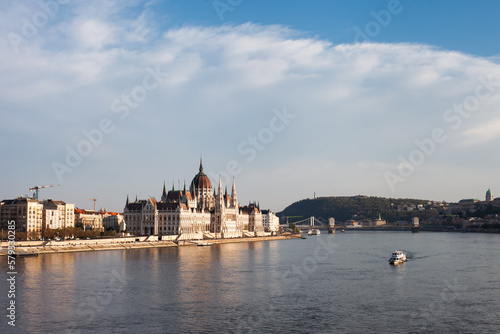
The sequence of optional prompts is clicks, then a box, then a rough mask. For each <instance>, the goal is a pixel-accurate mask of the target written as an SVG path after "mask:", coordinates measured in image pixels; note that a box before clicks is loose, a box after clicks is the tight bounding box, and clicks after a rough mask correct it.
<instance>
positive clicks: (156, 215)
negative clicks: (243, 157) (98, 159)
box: [123, 161, 264, 239]
mask: <svg viewBox="0 0 500 334" xmlns="http://www.w3.org/2000/svg"><path fill="white" fill-rule="evenodd" d="M123 217H124V219H125V223H126V224H127V228H128V230H129V232H131V233H135V234H140V235H179V238H183V239H184V238H185V239H199V238H205V239H210V238H237V237H243V236H255V235H262V234H263V232H264V226H263V217H262V213H261V211H260V208H259V206H258V205H257V204H255V203H254V204H249V205H248V206H244V207H242V206H240V205H239V204H238V198H237V195H236V185H235V181H234V179H233V185H232V191H231V195H229V194H228V192H227V188H226V190H225V192H224V191H223V189H222V181H221V179H220V178H219V186H218V189H217V192H216V191H215V189H214V188H212V183H211V182H210V180H209V178H208V176H207V175H206V174H205V173H204V172H203V163H202V162H201V161H200V168H199V172H198V174H196V175H195V177H194V178H193V180H192V182H191V185H190V188H189V190H187V189H186V185H185V184H184V189H183V190H175V188H174V187H172V190H171V191H169V192H168V193H167V190H166V187H165V184H164V185H163V194H162V196H161V199H160V201H157V200H156V199H155V198H152V197H149V198H148V199H146V200H137V198H136V200H135V202H130V201H129V199H128V197H127V202H126V204H125V209H124V211H123Z"/></svg>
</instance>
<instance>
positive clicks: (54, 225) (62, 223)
mask: <svg viewBox="0 0 500 334" xmlns="http://www.w3.org/2000/svg"><path fill="white" fill-rule="evenodd" d="M42 205H43V216H42V221H43V228H45V229H54V230H58V229H64V228H70V227H75V205H74V204H66V203H65V202H63V201H53V200H51V199H49V200H46V201H43V202H42Z"/></svg>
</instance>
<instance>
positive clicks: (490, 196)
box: [486, 189, 493, 202]
mask: <svg viewBox="0 0 500 334" xmlns="http://www.w3.org/2000/svg"><path fill="white" fill-rule="evenodd" d="M491 201H493V195H492V194H491V190H490V189H488V191H487V192H486V202H491Z"/></svg>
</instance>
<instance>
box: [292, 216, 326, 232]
mask: <svg viewBox="0 0 500 334" xmlns="http://www.w3.org/2000/svg"><path fill="white" fill-rule="evenodd" d="M293 223H294V224H295V226H297V227H298V228H300V229H301V230H308V229H312V228H328V224H326V223H325V222H323V221H322V220H320V219H318V218H316V217H314V216H311V217H309V218H306V219H302V220H299V221H296V222H293Z"/></svg>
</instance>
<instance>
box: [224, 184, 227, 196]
mask: <svg viewBox="0 0 500 334" xmlns="http://www.w3.org/2000/svg"><path fill="white" fill-rule="evenodd" d="M225 191H226V192H225V193H224V196H227V185H226V190H225Z"/></svg>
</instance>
